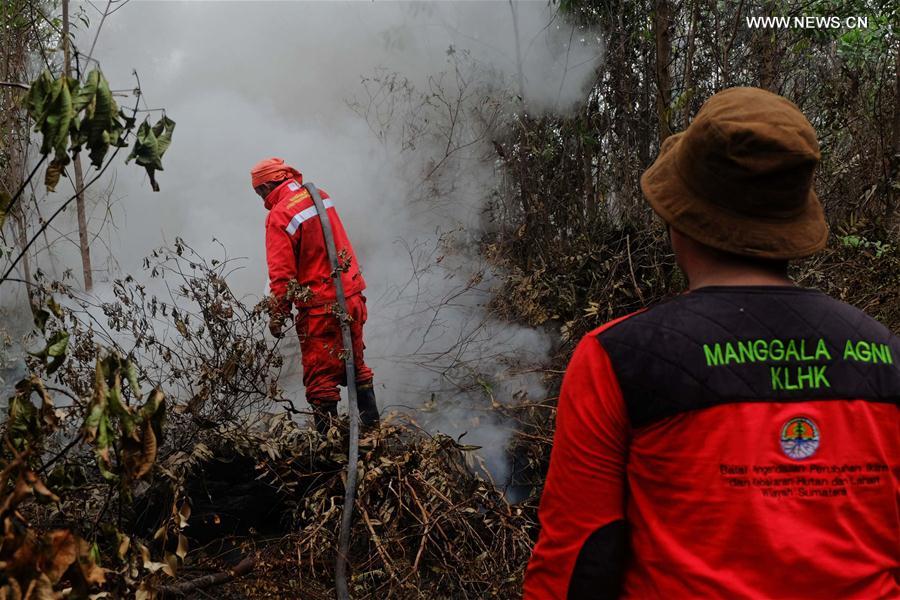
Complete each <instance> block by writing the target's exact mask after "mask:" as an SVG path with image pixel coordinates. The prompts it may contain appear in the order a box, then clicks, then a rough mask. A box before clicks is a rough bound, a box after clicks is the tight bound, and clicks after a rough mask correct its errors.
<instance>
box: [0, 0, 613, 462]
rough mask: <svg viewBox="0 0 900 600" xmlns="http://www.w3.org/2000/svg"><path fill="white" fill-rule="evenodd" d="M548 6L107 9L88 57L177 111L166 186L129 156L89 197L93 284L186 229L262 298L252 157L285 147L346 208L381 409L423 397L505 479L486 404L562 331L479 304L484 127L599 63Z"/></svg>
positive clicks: (569, 92)
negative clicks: (230, 260)
mask: <svg viewBox="0 0 900 600" xmlns="http://www.w3.org/2000/svg"><path fill="white" fill-rule="evenodd" d="M81 10H83V11H84V13H85V14H86V15H88V16H89V17H91V18H92V22H93V24H92V26H91V27H90V28H86V29H83V30H82V31H80V32H78V34H77V38H76V44H77V45H78V47H79V48H89V47H90V46H91V44H92V42H93V39H94V36H95V34H96V26H97V21H98V20H99V19H95V18H93V17H96V15H94V14H92V8H91V7H90V6H89V5H86V4H85V5H81ZM555 10H556V9H555V8H554V7H552V6H548V4H547V3H545V2H520V3H514V4H511V3H508V2H460V3H450V2H442V3H424V2H417V3H393V2H392V3H381V2H375V3H368V2H365V3H364V2H351V3H337V2H149V1H141V2H138V1H133V2H131V3H130V4H128V5H127V6H125V7H124V8H123V9H122V10H119V11H117V12H116V13H115V14H113V15H112V16H110V17H109V18H108V19H107V20H106V21H105V23H104V24H103V28H102V31H101V32H100V34H99V37H97V43H96V47H95V50H94V56H95V58H96V59H97V60H98V61H99V62H100V64H101V65H102V68H103V70H104V73H105V75H106V77H107V79H108V80H109V81H110V82H111V84H112V86H113V88H125V87H128V86H130V85H132V84H133V83H134V82H135V79H134V76H133V74H132V70H133V69H136V70H137V72H138V75H139V77H140V84H141V87H142V89H143V90H144V93H145V95H144V96H143V98H142V100H141V103H140V108H141V109H147V110H150V111H153V109H156V108H159V107H165V109H166V114H168V115H169V116H170V117H171V118H172V119H174V120H175V121H176V122H177V127H176V130H175V135H174V141H173V145H172V147H171V149H170V150H169V151H168V153H167V154H166V156H165V160H164V164H165V171H164V172H162V173H160V174H158V176H157V178H158V180H159V181H160V184H161V186H162V191H161V192H160V193H153V192H152V190H151V189H150V185H149V183H148V181H147V178H146V176H145V175H144V173H143V171H142V170H140V169H136V168H134V167H131V166H121V164H120V163H116V167H117V168H116V167H114V168H115V171H113V170H112V169H111V170H110V174H109V175H108V176H106V177H105V178H104V179H103V180H102V181H101V182H99V183H98V184H97V185H96V186H95V187H94V188H92V191H91V193H89V198H91V199H92V201H91V202H92V204H90V205H91V206H93V207H94V208H93V210H92V212H91V214H90V226H91V228H92V229H93V230H95V231H97V230H100V229H103V230H104V231H105V233H104V234H103V236H102V238H101V239H104V240H107V242H108V243H106V244H98V243H95V244H94V245H93V247H92V252H93V262H94V265H95V269H96V273H95V275H94V278H95V282H96V284H95V290H94V293H95V294H96V295H98V296H99V297H101V298H102V297H104V296H107V297H108V296H110V292H109V282H110V281H111V280H112V279H114V278H115V277H119V276H121V275H122V274H125V273H131V274H133V275H135V277H136V278H137V279H141V278H142V277H144V276H145V275H146V274H144V275H142V274H141V268H142V259H143V257H145V256H146V255H147V254H148V253H149V252H150V251H151V250H152V249H153V248H154V247H157V246H160V245H162V244H164V243H169V242H172V241H173V240H174V239H175V238H176V237H180V238H182V239H184V240H185V241H186V242H187V243H188V244H190V245H191V246H192V247H193V248H194V249H195V250H197V251H198V252H199V253H200V254H203V255H207V256H211V257H216V256H219V257H221V255H222V246H224V248H225V249H227V253H228V255H229V256H231V257H243V260H242V261H241V264H242V265H243V268H242V269H240V270H238V271H237V272H235V273H234V274H233V275H232V276H231V277H230V278H229V282H230V284H231V285H232V287H233V288H234V289H235V290H236V292H237V293H238V295H239V296H241V295H243V296H246V298H247V302H249V303H251V304H252V303H254V302H255V301H256V300H257V298H258V297H260V296H262V295H263V294H264V293H265V292H266V291H267V272H266V266H265V249H264V228H263V222H264V219H265V216H266V214H265V209H264V207H263V206H262V202H261V201H260V199H259V198H258V197H257V196H256V195H255V194H254V193H253V191H252V189H251V187H250V181H249V169H250V167H251V166H252V165H253V164H254V163H255V162H257V161H258V160H260V159H262V158H265V157H269V156H278V157H282V158H284V159H285V160H286V161H287V162H288V163H289V164H292V165H293V166H295V167H296V168H298V169H299V170H300V171H301V172H303V174H304V177H305V179H306V180H309V181H312V182H315V183H316V184H317V185H318V186H319V187H320V188H323V189H325V190H327V191H328V193H329V194H330V195H331V196H332V197H333V198H334V201H335V203H336V206H337V208H338V210H339V212H340V214H341V217H342V219H343V221H344V224H345V226H346V228H347V231H348V233H349V235H350V237H351V240H352V242H353V244H354V247H355V250H356V254H357V256H358V258H359V260H360V262H361V267H362V269H363V272H364V276H365V278H366V280H367V283H368V289H367V290H366V292H365V294H366V296H367V297H368V305H369V315H370V320H369V323H368V325H367V327H366V343H367V346H368V347H367V355H366V356H367V360H368V361H369V363H370V365H371V366H372V367H373V369H374V370H375V373H376V385H377V387H376V389H377V393H378V398H379V404H380V406H381V408H382V410H383V411H389V410H392V409H397V410H404V411H410V410H411V409H414V408H416V409H422V410H421V412H420V413H418V417H417V418H418V419H419V420H420V422H423V423H424V424H425V425H426V426H427V427H428V428H430V429H432V430H440V431H443V432H446V433H450V434H452V435H456V436H458V435H460V434H463V433H464V432H467V434H466V436H465V438H464V440H465V441H466V442H468V443H472V444H476V445H480V446H483V447H484V449H483V451H482V453H483V455H484V456H485V458H486V460H487V463H488V465H490V467H491V470H492V472H493V473H495V475H499V476H500V477H502V476H503V472H504V471H503V465H504V464H505V461H504V457H503V456H504V454H503V453H504V447H505V442H506V439H507V437H506V430H505V427H504V424H503V423H502V422H499V421H498V420H497V419H496V418H494V417H493V416H492V414H493V413H492V412H491V410H490V409H491V406H492V404H493V403H494V402H504V401H507V400H509V399H511V398H512V397H513V395H514V394H522V393H526V394H528V395H530V396H531V397H536V396H539V395H540V394H541V393H542V387H541V384H540V381H539V379H537V378H536V377H535V376H532V375H529V366H531V365H534V364H537V363H539V362H540V361H541V360H542V358H544V356H545V354H546V352H547V350H548V349H549V340H548V339H547V338H546V336H545V335H544V334H542V333H539V332H537V331H536V330H531V329H526V328H522V327H519V326H512V325H510V324H508V323H501V322H497V321H494V320H492V319H491V318H490V316H489V315H488V313H487V312H486V310H485V308H484V307H485V304H486V303H487V301H488V300H489V298H490V290H491V287H492V283H493V282H494V281H495V274H494V273H492V272H491V269H490V268H489V266H488V265H487V264H485V263H484V261H483V260H482V258H481V248H480V247H479V239H480V237H481V235H482V234H483V233H484V231H486V229H488V228H489V227H490V223H489V220H488V219H487V218H486V216H485V208H486V206H487V203H488V201H489V200H490V198H491V195H492V194H494V193H496V191H497V188H498V185H499V180H498V173H497V172H495V164H494V159H493V158H492V156H494V157H495V156H496V154H492V153H491V151H490V149H491V142H492V140H491V133H492V132H493V131H494V130H495V128H496V126H497V125H499V124H501V123H502V122H503V121H504V120H505V119H506V118H507V117H508V116H509V115H510V114H512V113H513V112H517V111H518V112H521V111H528V112H530V113H538V114H539V113H545V112H560V111H565V110H566V109H567V108H568V107H569V106H571V105H572V104H573V102H575V101H577V99H579V98H581V97H582V96H583V94H584V90H585V87H586V86H587V85H589V84H590V83H591V77H592V76H593V73H594V68H595V66H596V61H597V60H598V59H599V57H600V54H601V53H600V49H599V48H598V46H597V41H596V38H586V37H585V36H584V34H583V32H582V31H580V30H576V29H574V28H573V27H572V26H571V25H568V24H563V23H562V20H561V19H558V18H557V15H556V14H555ZM131 101H132V100H131V99H123V100H122V102H123V103H125V102H131ZM147 114H148V115H149V116H150V118H151V121H155V120H156V118H157V117H158V115H159V113H156V112H148V113H147ZM112 181H114V187H112V188H109V183H110V182H112ZM104 182H106V185H103V184H104ZM104 189H107V190H111V196H110V197H111V199H112V204H111V205H110V204H109V201H108V200H109V199H108V198H106V197H104V198H102V199H101V198H100V196H102V195H103V194H100V192H102V191H103V190H104ZM546 193H548V194H552V190H547V191H546ZM57 195H61V194H57ZM50 201H51V202H52V201H53V199H52V196H51V200H50ZM109 206H111V209H109V210H108V207H109ZM67 218H68V219H70V221H69V223H68V226H70V227H72V228H74V216H69V217H67ZM110 218H112V219H113V221H114V222H110ZM66 226H67V224H66V223H61V224H60V225H59V227H60V228H61V229H65V228H66ZM214 240H216V241H214ZM219 242H220V243H221V245H222V246H220V245H219ZM69 249H70V250H71V251H68V250H69ZM78 261H79V255H78V251H77V248H76V247H75V246H74V245H67V244H63V245H57V246H54V248H53V251H52V253H50V254H45V255H43V256H41V257H39V259H38V262H39V264H40V266H41V267H42V268H43V269H44V270H45V271H47V272H49V273H51V274H55V275H57V276H58V275H60V274H62V273H63V272H64V270H65V269H67V268H72V269H73V271H74V272H76V273H78V272H79V269H78V265H79V264H80V263H79V262H78ZM4 294H6V295H7V296H8V294H9V293H8V292H7V290H4ZM4 301H5V302H6V303H7V305H8V304H9V303H10V302H11V301H12V300H11V299H10V298H9V297H7V298H6V299H5V300H4ZM282 347H283V348H285V352H286V355H287V358H288V361H287V362H286V368H285V371H284V376H283V377H282V380H281V382H280V384H281V385H282V386H283V387H285V388H286V390H287V392H288V393H289V395H292V396H294V397H295V398H296V399H297V400H301V399H302V397H303V392H302V384H301V383H300V375H301V372H300V366H299V355H298V350H297V348H296V347H297V344H296V341H295V339H294V338H293V337H290V338H289V339H288V340H286V341H285V342H283V343H282ZM300 403H301V404H302V401H301V402H300Z"/></svg>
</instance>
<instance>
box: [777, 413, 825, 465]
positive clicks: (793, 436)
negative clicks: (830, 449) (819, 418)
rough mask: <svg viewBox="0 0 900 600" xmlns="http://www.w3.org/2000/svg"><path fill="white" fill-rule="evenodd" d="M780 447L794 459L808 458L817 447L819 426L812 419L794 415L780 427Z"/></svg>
mask: <svg viewBox="0 0 900 600" xmlns="http://www.w3.org/2000/svg"><path fill="white" fill-rule="evenodd" d="M781 449H782V450H783V451H784V453H785V454H786V455H787V456H788V458H793V459H794V460H803V459H804V458H809V457H810V456H812V455H813V454H815V453H816V450H818V449H819V428H818V427H817V426H816V424H815V423H814V422H813V420H812V419H808V418H806V417H794V418H793V419H791V420H790V421H788V422H787V423H785V424H784V427H782V428H781Z"/></svg>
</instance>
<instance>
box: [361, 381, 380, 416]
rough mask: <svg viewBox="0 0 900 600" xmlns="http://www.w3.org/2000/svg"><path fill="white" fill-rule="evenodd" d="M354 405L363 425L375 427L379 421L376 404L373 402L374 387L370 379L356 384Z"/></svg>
mask: <svg viewBox="0 0 900 600" xmlns="http://www.w3.org/2000/svg"><path fill="white" fill-rule="evenodd" d="M356 406H358V407H359V419H360V421H361V422H362V425H363V427H377V426H378V424H379V423H380V422H381V419H380V418H379V416H378V404H377V403H376V402H375V387H374V386H373V385H372V382H371V381H366V382H363V383H357V384H356Z"/></svg>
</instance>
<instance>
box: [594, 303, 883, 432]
mask: <svg viewBox="0 0 900 600" xmlns="http://www.w3.org/2000/svg"><path fill="white" fill-rule="evenodd" d="M597 339H598V340H599V342H600V343H601V344H602V346H603V348H604V349H605V351H606V353H607V354H608V355H609V357H610V360H611V362H612V366H613V370H614V372H615V374H616V377H617V379H618V381H619V386H620V388H621V390H622V395H623V397H624V399H625V403H626V405H627V409H628V415H629V418H630V419H631V424H632V426H633V427H642V426H644V425H648V424H651V423H654V422H656V421H659V420H660V419H664V418H666V417H670V416H673V415H676V414H679V413H682V412H686V411H692V410H699V409H703V408H708V407H712V406H716V405H718V404H724V403H731V402H799V401H806V400H840V399H862V400H869V401H873V402H888V403H895V404H896V403H898V402H900V340H898V338H897V337H896V336H894V335H892V334H891V332H890V331H889V330H888V329H887V328H886V327H884V326H883V325H881V324H880V323H879V322H878V321H876V320H874V319H872V318H871V317H869V316H868V315H866V314H865V313H863V312H862V311H860V310H858V309H856V308H854V307H852V306H850V305H848V304H845V303H843V302H840V301H838V300H835V299H833V298H830V297H829V296H827V295H825V294H823V293H821V292H818V291H815V290H809V289H804V288H794V287H780V286H746V287H744V286H733V287H732V286H728V287H725V286H722V287H707V288H700V289H698V290H696V291H694V292H691V293H689V294H684V295H682V296H678V297H677V298H674V299H672V300H669V301H667V302H664V303H662V304H659V305H657V306H655V307H653V308H651V309H649V310H647V311H645V312H642V313H639V314H637V315H634V316H632V317H630V318H628V319H625V320H624V321H621V322H620V323H617V324H616V325H614V326H612V327H610V328H609V329H606V330H605V331H603V332H601V333H600V334H598V335H597Z"/></svg>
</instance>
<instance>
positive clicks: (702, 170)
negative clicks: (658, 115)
mask: <svg viewBox="0 0 900 600" xmlns="http://www.w3.org/2000/svg"><path fill="white" fill-rule="evenodd" d="M820 157H821V154H820V153H819V143H818V142H817V141H816V132H815V130H814V129H813V127H812V125H810V123H809V121H807V120H806V117H804V116H803V113H802V112H800V109H799V108H797V107H796V106H795V105H794V104H793V103H792V102H790V101H789V100H787V99H785V98H782V97H781V96H778V95H776V94H773V93H771V92H767V91H765V90H761V89H758V88H751V87H738V88H730V89H727V90H724V91H721V92H719V93H718V94H716V95H714V96H713V97H711V98H710V99H709V100H707V101H706V103H705V104H704V105H703V107H702V108H701V109H700V112H699V113H697V116H696V117H695V118H694V120H693V122H692V123H691V124H690V126H689V127H688V128H687V129H686V130H685V131H683V132H682V133H678V134H676V135H673V136H670V137H669V138H667V139H666V140H665V142H663V145H662V148H661V149H660V153H659V156H658V157H657V159H656V162H654V163H653V165H652V166H651V167H650V168H649V169H647V170H646V171H645V172H644V174H643V176H642V177H641V189H642V190H643V192H644V195H645V196H646V197H647V199H648V200H649V201H650V205H651V206H652V207H653V210H655V211H656V213H657V214H658V215H659V216H660V217H662V218H663V220H665V221H666V223H668V224H669V225H671V226H672V227H674V228H675V229H677V230H679V231H680V232H682V233H684V234H685V235H687V236H688V237H691V238H693V239H695V240H696V241H698V242H700V243H703V244H706V245H708V246H712V247H714V248H719V249H720V250H725V251H727V252H733V253H735V254H743V255H746V256H757V257H761V258H773V259H791V258H801V257H804V256H809V255H810V254H813V253H815V252H818V251H819V250H821V249H822V248H824V247H825V242H826V240H827V239H828V226H827V225H826V223H825V214H824V212H823V210H822V205H821V203H820V202H819V199H818V197H817V196H816V193H815V192H814V191H813V189H812V182H813V172H814V170H815V168H816V165H817V164H818V162H819V159H820Z"/></svg>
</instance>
